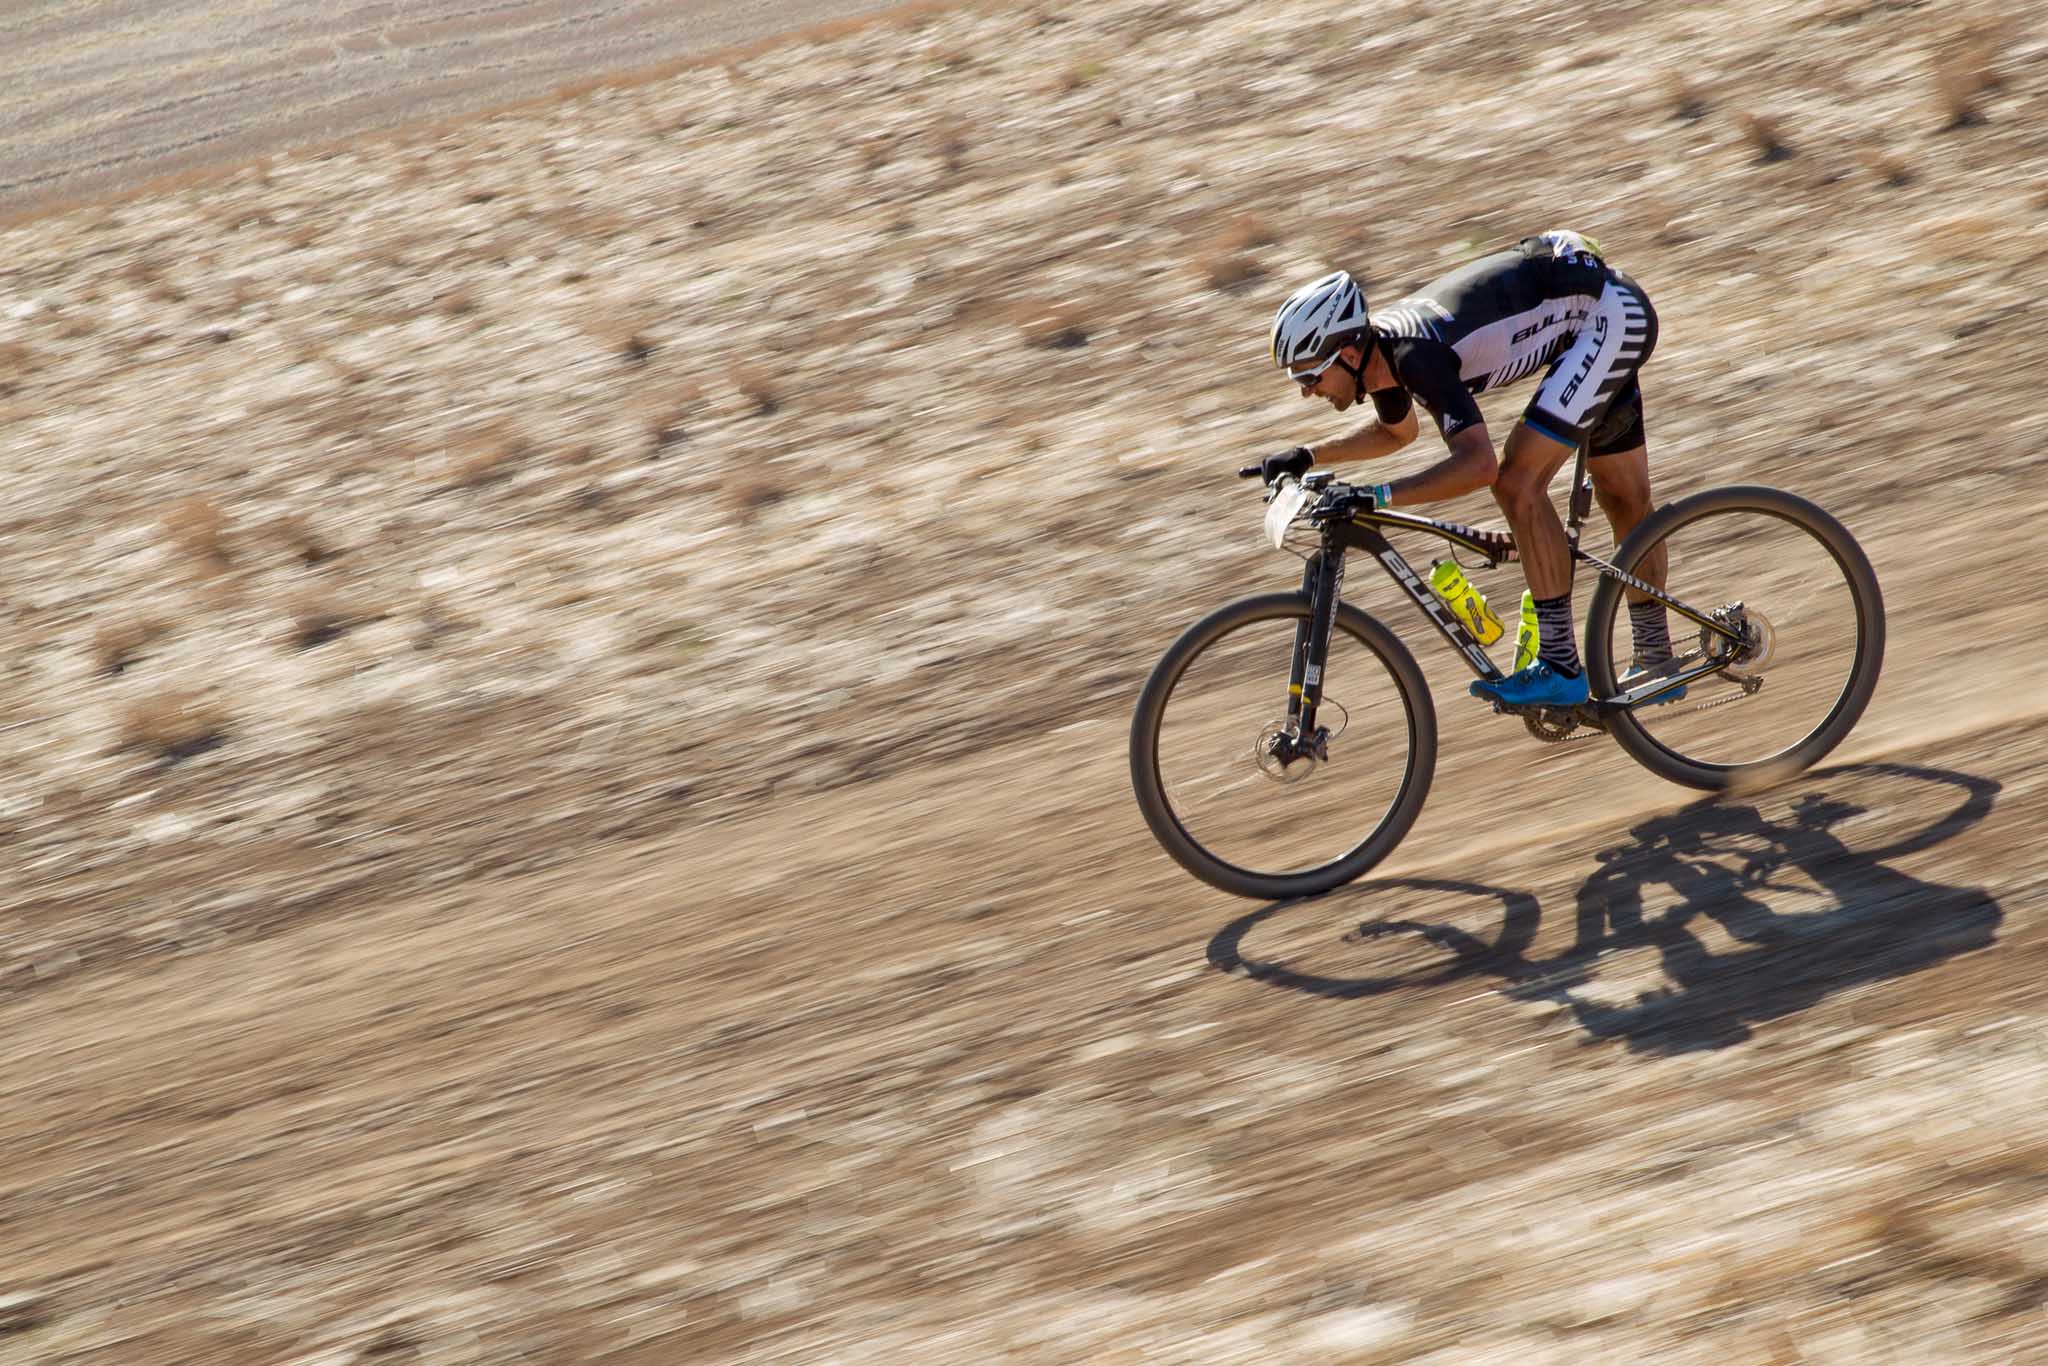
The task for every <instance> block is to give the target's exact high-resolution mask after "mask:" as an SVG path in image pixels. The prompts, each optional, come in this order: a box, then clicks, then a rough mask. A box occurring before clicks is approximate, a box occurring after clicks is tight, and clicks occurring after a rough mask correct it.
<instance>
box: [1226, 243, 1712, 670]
mask: <svg viewBox="0 0 2048 1366" xmlns="http://www.w3.org/2000/svg"><path fill="white" fill-rule="evenodd" d="M1272 340H1273V360H1274V363H1275V364H1277V365H1279V366H1280V368H1281V369H1283V370H1285V371H1286V372H1287V375H1288V378H1289V379H1292V380H1293V381H1294V382H1295V383H1297V384H1299V385H1300V386H1301V393H1302V397H1304V398H1313V397H1320V398H1323V399H1326V400H1327V401H1328V402H1329V403H1330V405H1331V406H1332V407H1333V408H1335V409H1336V410H1337V411H1338V412H1340V413H1341V412H1343V411H1345V410H1346V409H1348V408H1350V407H1351V405H1352V404H1354V403H1356V402H1358V400H1359V399H1360V397H1361V396H1370V397H1371V399H1372V403H1373V408H1374V411H1375V412H1376V413H1377V415H1378V416H1377V420H1376V421H1374V422H1372V423H1370V424H1368V425H1366V426H1363V427H1360V428H1358V429H1357V430H1355V431H1353V432H1351V433H1349V434H1348V435H1345V436H1340V437H1338V438H1336V439H1334V440H1331V441H1323V442H1318V443H1316V444H1315V445H1314V446H1312V447H1311V446H1295V447H1293V448H1291V449H1289V450H1286V451H1282V452H1281V453H1279V454H1278V455H1272V456H1268V457H1266V458H1265V459H1264V460H1262V461H1260V462H1259V463H1258V464H1257V465H1252V466H1248V467H1246V469H1245V470H1243V471H1242V473H1244V474H1246V475H1247V476H1249V475H1252V474H1258V475H1263V476H1264V477H1265V479H1266V480H1267V482H1269V483H1270V482H1271V481H1273V480H1274V479H1277V478H1279V477H1280V476H1281V475H1282V474H1292V475H1295V476H1297V477H1299V476H1300V475H1301V474H1302V473H1303V472H1305V471H1306V470H1307V469H1308V468H1309V466H1310V465H1312V464H1315V463H1318V462H1323V463H1331V464H1335V463H1342V462H1348V461H1354V460H1376V459H1378V458H1380V457H1381V456H1385V455H1391V454H1392V453H1393V452H1395V451H1397V450H1399V449H1401V448H1402V447H1403V446H1406V445H1407V444H1408V443H1409V442H1410V441H1413V440H1414V439H1415V434H1416V427H1417V423H1416V419H1415V410H1414V403H1413V401H1412V400H1416V399H1419V400H1420V401H1421V403H1422V406H1423V407H1424V408H1427V409H1428V410H1429V413H1430V416H1431V417H1433V418H1434V419H1435V420H1436V424H1437V428H1438V430H1439V431H1441V432H1442V433H1443V437H1444V443H1445V444H1446V445H1447V446H1448V447H1449V448H1450V454H1449V456H1447V457H1446V458H1445V459H1442V460H1439V461H1438V462H1437V463H1435V464H1434V465H1431V466H1429V467H1428V468H1427V469H1424V470H1421V471H1419V472H1418V473H1415V474H1410V475H1404V476H1402V477H1401V478H1399V479H1395V480H1391V481H1389V482H1387V483H1384V484H1380V485H1378V486H1376V487H1374V488H1372V489H1371V490H1370V491H1371V493H1372V494H1373V501H1374V502H1375V504H1376V505H1378V506H1380V507H1394V506H1398V505H1401V504H1407V503H1422V502H1432V501H1435V500H1438V499H1443V498H1455V497H1457V496H1458V495H1459V494H1463V493H1470V492H1471V491H1472V490H1474V489H1477V488H1482V487H1491V488H1492V489H1493V497H1494V501H1495V502H1496V503H1498V504H1500V508H1501V511H1502V512H1503V513H1505V514H1506V516H1507V519H1508V525H1509V526H1510V527H1512V528H1513V529H1514V534H1515V544H1516V547H1517V548H1518V550H1519V551H1520V554H1521V560H1522V570H1523V573H1524V575H1525V576H1526V577H1527V579H1528V583H1529V593H1530V596H1531V597H1532V598H1533V599H1534V600H1535V604H1536V617H1537V628H1538V633H1539V640H1540V645H1539V651H1538V655H1537V658H1536V660H1535V662H1534V663H1532V664H1530V665H1529V666H1528V667H1527V668H1525V669H1522V670H1520V671H1518V672H1516V673H1513V674H1510V675H1508V676H1507V677H1505V678H1500V679H1492V680H1481V681H1479V682H1476V683H1474V684H1473V685H1472V692H1473V694H1474V695H1475V696H1479V697H1488V698H1493V699H1495V700H1497V701H1500V702H1505V703H1510V704H1514V705H1519V706H1530V705H1545V706H1575V705H1577V704H1578V703H1581V702H1584V701H1586V699H1587V695H1588V688H1587V684H1586V676H1585V669H1584V667H1583V666H1582V665H1581V663H1580V660H1579V650H1578V642H1577V638H1576V634H1575V633H1574V631H1573V629H1572V614H1571V594H1572V564H1571V553H1570V550H1569V547H1568V546H1567V544H1566V541H1565V533H1564V523H1563V522H1562V521H1561V520H1560V519H1559V518H1558V515H1557V509H1556V508H1555V507H1553V506H1552V505H1551V502H1550V492H1549V489H1550V481H1551V480H1552V479H1553V478H1555V477H1556V475H1557V472H1558V470H1559V469H1560V468H1561V467H1562V466H1563V464H1564V462H1565V461H1566V460H1568V459H1570V458H1571V457H1572V456H1573V455H1574V454H1576V452H1577V450H1578V448H1579V447H1580V446H1581V445H1585V446H1586V447H1587V461H1586V468H1587V470H1588V471H1589V472H1590V473H1591V475H1592V478H1593V492H1594V496H1595V497H1596V498H1597V499H1598V501H1599V503H1600V507H1601V510H1602V511H1604V512H1605V513H1606V514H1607V520H1608V523H1609V525H1611V526H1612V527H1613V528H1614V540H1615V543H1616V544H1617V545H1618V544H1620V543H1621V541H1622V539H1623V538H1624V537H1625V536H1627V535H1628V533H1629V532H1630V531H1632V530H1634V529H1635V526H1636V524H1637V523H1638V522H1640V521H1642V520H1643V518H1644V517H1646V516H1648V515H1649V513H1650V510H1651V502H1650V466H1649V453H1648V451H1647V449H1646V447H1645V444H1644V437H1643V405H1642V390H1641V388H1640V386H1639V385H1638V384H1637V382H1636V372H1637V370H1638V369H1640V368H1641V366H1642V364H1643V363H1644V362H1645V361H1647V360H1648V359H1649V358H1650V353H1651V351H1652V350H1654V349H1655V347H1656V345H1657V314H1656V311H1655V310H1654V309H1652V308H1651V307H1650V301H1649V299H1648V298H1647V297H1645V296H1644V294H1643V292H1642V289H1641V287H1640V286H1638V285H1637V284H1636V282H1635V281H1634V280H1632V279H1630V278H1629V277H1628V276H1627V275H1625V274H1623V273H1622V272H1621V271H1619V270H1616V269H1614V268H1613V267H1612V266H1609V265H1608V264H1607V263H1606V262H1605V261H1604V260H1602V259H1601V252H1600V247H1599V244H1598V243H1596V242H1594V241H1593V240H1592V239H1590V238H1588V237H1585V236H1583V235H1581V234H1579V233H1576V232H1569V231H1554V232H1545V233H1541V234H1539V235H1537V236H1534V237H1527V238H1524V239H1522V241H1520V242H1519V243H1517V244H1516V245H1515V246H1513V247H1510V248H1508V249H1507V250H1505V251H1497V252H1494V253H1493V254H1491V255H1488V256H1483V257H1481V258H1480V259H1478V260H1476V261H1473V262H1471V263H1470V264H1468V265H1465V266H1462V267H1460V268H1459V269H1457V270H1454V271H1452V272H1450V273H1449V274H1447V275H1444V276H1442V277H1440V278H1438V279H1436V280H1433V281H1431V282H1430V283H1429V284H1427V285H1424V286H1423V287H1422V288H1421V289H1420V290H1418V291H1417V292H1416V293H1414V294H1412V295H1410V296H1408V297H1407V298H1405V299H1402V300H1400V301H1398V302H1397V303H1395V304H1394V305H1393V307H1391V308H1388V309H1383V310H1381V311H1380V312H1379V313H1377V314H1374V315H1372V316H1371V317H1370V318H1369V319H1368V317H1367V313H1366V305H1365V291H1364V290H1362V289H1360V288H1359V286H1358V282H1357V281H1355V280H1354V279H1352V278H1351V276H1350V275H1349V274H1347V273H1346V272H1344V271H1338V272H1337V273H1335V274H1333V275H1328V276H1325V277H1324V278H1322V279H1320V280H1317V281H1316V282H1315V283H1313V284H1311V285H1307V286H1304V287H1303V288H1302V289H1300V290H1298V291H1296V292H1295V293H1294V295H1293V296H1291V297H1290V298H1289V299H1288V300H1287V302H1286V303H1284V304H1282V305H1281V307H1280V312H1279V314H1278V315H1277V316H1276V317H1275V318H1274V320H1273V338H1272ZM1545 366H1548V367H1549V369H1548V371H1547V372H1546V373H1545V375H1544V378H1543V380H1542V382H1541V383H1540V384H1539V385H1538V386H1537V388H1536V393H1535V396H1534V397H1533V398H1531V399H1530V401H1529V405H1528V407H1527V408H1526V409H1525V410H1524V411H1523V413H1522V417H1521V419H1520V420H1519V421H1518V422H1516V424H1515V426H1514V429H1513V430H1512V431H1510V432H1509V433H1508V439H1507V444H1506V447H1505V450H1504V451H1503V453H1502V455H1501V457H1500V459H1499V460H1498V461H1496V460H1495V458H1494V451H1493V438H1492V437H1491V436H1490V435H1489V434H1488V432H1487V429H1486V420H1485V418H1484V417H1483V416H1481V414H1480V411H1479V406H1478V404H1477V403H1476V402H1474V400H1473V397H1472V396H1473V395H1474V394H1476V393H1479V392H1482V391H1484V390H1487V389H1497V388H1499V387H1501V386H1502V385H1505V384H1509V383H1512V382H1513V381H1515V380H1518V379H1522V378H1524V377H1525V376H1528V375H1532V374H1534V373H1536V372H1537V371H1538V370H1541V369H1543V368H1544V367H1545ZM1665 568H1666V555H1665V552H1664V549H1663V548H1662V547H1661V546H1660V547H1658V548H1657V549H1656V550H1655V551H1654V552H1653V553H1652V554H1651V555H1650V556H1649V557H1648V558H1646V559H1645V560H1644V561H1643V563H1642V564H1641V565H1640V566H1639V567H1638V570H1637V572H1638V574H1639V575H1640V576H1641V577H1642V578H1643V579H1644V580H1645V581H1646V582H1648V583H1651V584H1654V585H1655V586H1657V587H1658V588H1660V589H1661V588H1662V587H1663V586H1664V576H1665ZM1628 599H1629V625H1630V628H1631V631H1632V634H1633V636H1634V642H1635V663H1636V669H1637V670H1654V669H1656V668H1657V667H1658V666H1660V665H1663V664H1666V663H1668V662H1669V661H1670V659H1671V641H1670V632H1669V626H1668V622H1667V621H1666V618H1665V612H1664V607H1663V604H1661V603H1659V602H1657V601H1656V600H1655V599H1654V598H1651V597H1649V596H1648V595H1647V594H1644V593H1641V592H1638V591H1637V590H1635V589H1629V590H1628ZM1680 691H1681V692H1682V691H1683V690H1680ZM1676 696H1677V694H1671V695H1669V696H1667V697H1666V698H1665V699H1664V700H1667V701H1668V700H1675V697H1676Z"/></svg>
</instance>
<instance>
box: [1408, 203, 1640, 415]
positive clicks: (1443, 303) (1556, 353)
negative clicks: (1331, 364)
mask: <svg viewBox="0 0 2048 1366" xmlns="http://www.w3.org/2000/svg"><path fill="white" fill-rule="evenodd" d="M1372 329H1373V331H1374V332H1375V333H1376V334H1378V336H1379V338H1380V341H1381V344H1382V346H1383V347H1384V349H1385V353H1386V357H1387V361H1388V364H1389V366H1390V367H1391V368H1392V369H1393V372H1394V378H1395V379H1396V380H1397V381H1399V383H1400V386H1401V391H1399V392H1397V391H1394V390H1382V391H1380V392H1378V393H1375V394H1374V395H1373V396H1372V397H1373V403H1374V406H1375V408H1376V409H1377V410H1378V412H1379V413H1380V416H1381V417H1382V418H1383V419H1386V420H1387V421H1398V420H1400V419H1401V418H1402V417H1405V416H1406V415H1407V412H1408V404H1407V401H1406V397H1407V395H1408V394H1413V395H1414V396H1415V398H1417V399H1419V400H1420V401H1421V402H1422V405H1423V406H1424V407H1425V408H1427V409H1428V410H1429V412H1430V415H1431V416H1432V417H1434V418H1435V419H1436V422H1437V427H1438V429H1439V430H1441V431H1442V432H1443V434H1444V437H1445V438H1446V439H1448V438H1450V437H1451V436H1452V435H1453V434H1455V433H1456V432H1458V431H1460V430H1462V429H1463V428H1465V427H1469V426H1471V425H1472V424H1473V423H1475V422H1480V421H1483V420H1484V419H1483V418H1482V417H1481V415H1480V412H1479V405H1478V404H1477V403H1476V402H1475V401H1474V400H1473V397H1472V396H1473V395H1474V394H1477V393H1483V392H1485V391H1486V390H1488V389H1497V388H1499V387H1501V386H1502V385H1504V384H1512V383H1513V382H1515V381H1516V380H1519V379H1523V378H1526V377H1527V376H1529V375H1532V374H1534V373H1536V372H1537V371H1538V370H1540V369H1542V368H1543V367H1545V366H1548V367H1550V369H1549V373H1548V374H1547V375H1546V376H1545V377H1544V380H1543V382H1542V384H1541V385H1539V386H1538V388H1537V390H1536V395H1535V397H1534V398H1533V399H1532V400H1531V401H1530V403H1529V406H1528V409H1527V411H1526V412H1525V413H1524V414H1523V420H1524V421H1526V422H1528V423H1529V425H1530V426H1532V427H1534V428H1536V429H1537V430H1538V431H1540V432H1542V433H1543V434H1544V435H1546V436H1550V437H1553V438H1555V439H1556V440H1558V441H1561V442H1563V443H1565V444H1566V445H1571V446H1576V445H1578V444H1579V443H1580V442H1582V441H1585V440H1586V439H1587V437H1588V435H1589V433H1591V432H1592V430H1593V428H1594V427H1595V426H1596V424H1597V425H1599V426H1600V427H1601V430H1600V432H1599V433H1598V435H1597V437H1596V438H1595V440H1594V442H1593V447H1592V454H1595V455H1604V454H1608V453H1610V452H1612V451H1616V450H1627V449H1632V448H1633V447H1634V446H1636V445H1640V444H1642V427H1641V421H1640V408H1641V402H1640V393H1639V390H1638V387H1637V385H1636V371H1637V370H1638V369H1639V368H1640V367H1641V366H1642V364H1643V362H1644V361H1646V360H1647V359H1649V356H1650V352H1651V350H1652V349H1653V348H1654V347H1655V346H1656V344H1657V315H1656V312H1655V310H1653V309H1652V308H1651V307H1650V301H1649V300H1648V299H1647V298H1646V297H1644V295H1643V292H1642V290H1641V289H1640V288H1639V287H1638V286H1637V285H1636V283H1635V281H1633V280H1631V279H1630V278H1629V277H1628V276H1626V275H1624V274H1623V273H1622V272H1620V271H1618V270H1616V269H1614V268H1613V267H1612V266H1609V265H1608V264H1607V263H1606V262H1605V261H1604V260H1602V259H1601V257H1600V253H1599V248H1598V247H1597V245H1596V244H1594V243H1593V242H1592V241H1591V240H1590V239H1588V238H1586V237H1584V236H1583V235H1581V234H1579V233H1576V232H1570V231H1566V230H1558V231H1553V232H1545V233H1540V234H1538V235H1537V236H1534V237H1526V238H1523V239H1522V240H1521V241H1520V242H1518V243H1516V244H1515V245H1514V246H1513V247H1510V248H1508V249H1507V250H1505V251H1498V252H1494V253H1492V254H1491V255H1488V256H1483V257H1481V258H1479V259H1478V260H1476V261H1473V262H1471V263H1470V264H1469V265H1465V266H1462V267H1460V268H1459V269H1457V270H1454V271H1452V272H1451V273H1450V274H1448V275H1445V276H1442V277H1441V278H1439V279H1436V280H1433V281H1431V282H1430V283H1429V284H1427V285H1425V286H1423V287H1422V288H1421V289H1420V290H1417V291H1416V292H1415V293H1413V294H1411V295H1409V296H1407V297H1406V298H1403V299H1400V300H1398V301H1396V302H1395V303H1394V304H1392V305H1391V306H1389V307H1386V308H1381V309H1375V310H1374V311H1373V315H1372ZM1610 414H1611V415H1612V416H1613V417H1614V418H1615V419H1617V420H1616V421H1610V422H1607V423H1604V424H1603V423H1601V418H1602V417H1603V416H1604V415H1610ZM1621 419H1626V420H1621ZM1623 440H1626V441H1627V444H1626V445H1621V444H1616V443H1617V442H1619V441H1623Z"/></svg>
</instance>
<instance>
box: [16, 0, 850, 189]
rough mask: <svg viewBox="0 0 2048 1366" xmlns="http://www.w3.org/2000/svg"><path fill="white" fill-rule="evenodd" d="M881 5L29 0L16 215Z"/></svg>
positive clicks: (524, 95) (834, 0) (821, 1)
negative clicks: (87, 1)
mask: <svg viewBox="0 0 2048 1366" xmlns="http://www.w3.org/2000/svg"><path fill="white" fill-rule="evenodd" d="M881 8H883V5H882V4H881V3H878V2H877V0H796V3H790V4H783V5H778V6H776V7H775V8H773V9H766V8H763V7H762V6H759V5H751V6H750V5H744V4H739V3H734V0H685V2H684V3H678V2H677V0H610V3H606V4H603V5H590V4H564V3H561V0H499V3H494V4H490V5H485V6H476V5H469V4H458V3H453V2H452V0H424V3H423V2H422V0H407V3H405V4H403V5H400V4H395V3H393V2H392V0H319V2H318V3H308V0H169V3H166V2H165V0H150V3H147V4H143V3H138V0H113V2H112V3H109V0H95V3H93V4H91V5H80V4H76V3H73V2H72V0H22V2H21V3H15V4H10V5H9V6H8V7H7V12H6V13H5V14H4V15H0V51H4V52H5V53H6V54H7V59H8V66H9V68H10V69H11V70H13V71H15V72H18V73H24V74H23V75H21V76H20V77H18V78H17V79H15V80H12V81H10V82H9V83H8V85H7V88H6V89H5V90H0V216H11V215H15V214H19V213H22V212H23V211H26V210H30V209H34V208H36V207H38V206H43V207H48V206H51V205H54V204H58V203H63V202H75V201H78V200H80V199H82V198H85V197H87V196H90V195H94V194H106V193H108V192H110V191H113V190H118V189H121V188H123V187H124V186H128V185H131V184H133V183H134V182H136V181H138V180H142V179H145V178H148V177H159V176H168V175H171V174H174V173H176V172H179V171H183V170H190V169H192V168H195V167H204V166H210V165H218V164H221V163H223V162H226V161H232V160H236V159H242V158H252V157H256V156H261V155H264V154H266V153H273V152H275V151H277V150H278V149H279V148H281V147H287V146H292V145H295V144H308V143H332V142H335V141H336V140H338V139H341V138H344V137H347V136H351V135H356V134H361V133H363V132H365V131H367V130H371V129H379V128H390V127H392V126H394V125H398V124H404V123H411V122H416V121H418V120H420V119H425V118H432V117H437V116H441V115H448V114H456V113H461V112H464V111H468V110H474V109H476V108H477V107H479V106H480V105H489V104H504V103H507V102H509V101H512V100H523V99H531V98H533V97H534V96H535V95H537V94H539V93H542V92H545V91H547V90H549V89H552V88H554V87H555V86H558V85H562V84H564V83H568V82H574V81H578V80H582V79H587V78H588V76H589V75H590V73H592V72H614V71H618V70H621V69H631V68H635V67H645V66H650V65H652V64H655V63H660V62H670V61H674V60H676V59H678V58H684V57H688V56H690V55H693V54H701V53H705V52H714V51H719V50H722V49H727V48H730V47H732V46H733V45H734V44H737V43H743V42H748V41H753V40H760V39H763V38H767V37H769V36H770V35H776V34H780V33H783V32H785V31H786V30H790V29H803V28H805V27H806V26H814V25H816V24H818V23H820V22H821V21H825V20H832V19H839V18H844V17H850V16H855V15H860V14H865V13H869V12H872V11H874V10H878V9H881Z"/></svg>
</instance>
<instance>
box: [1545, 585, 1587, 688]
mask: <svg viewBox="0 0 2048 1366" xmlns="http://www.w3.org/2000/svg"><path fill="white" fill-rule="evenodd" d="M1536 635H1537V639H1538V640H1539V641H1540V642H1541V644H1539V645H1538V646H1537V649H1536V657H1537V658H1538V659H1540V660H1542V661H1543V662H1544V663H1545V664H1548V665H1549V666H1550V668H1551V672H1553V673H1557V674H1562V675H1563V676H1564V677H1566V678H1577V677H1578V676H1579V642H1578V637H1576V636H1575V635H1573V634H1572V595H1571V594H1570V593H1566V594H1565V595H1564V596H1563V597H1561V598H1537V599H1536Z"/></svg>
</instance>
